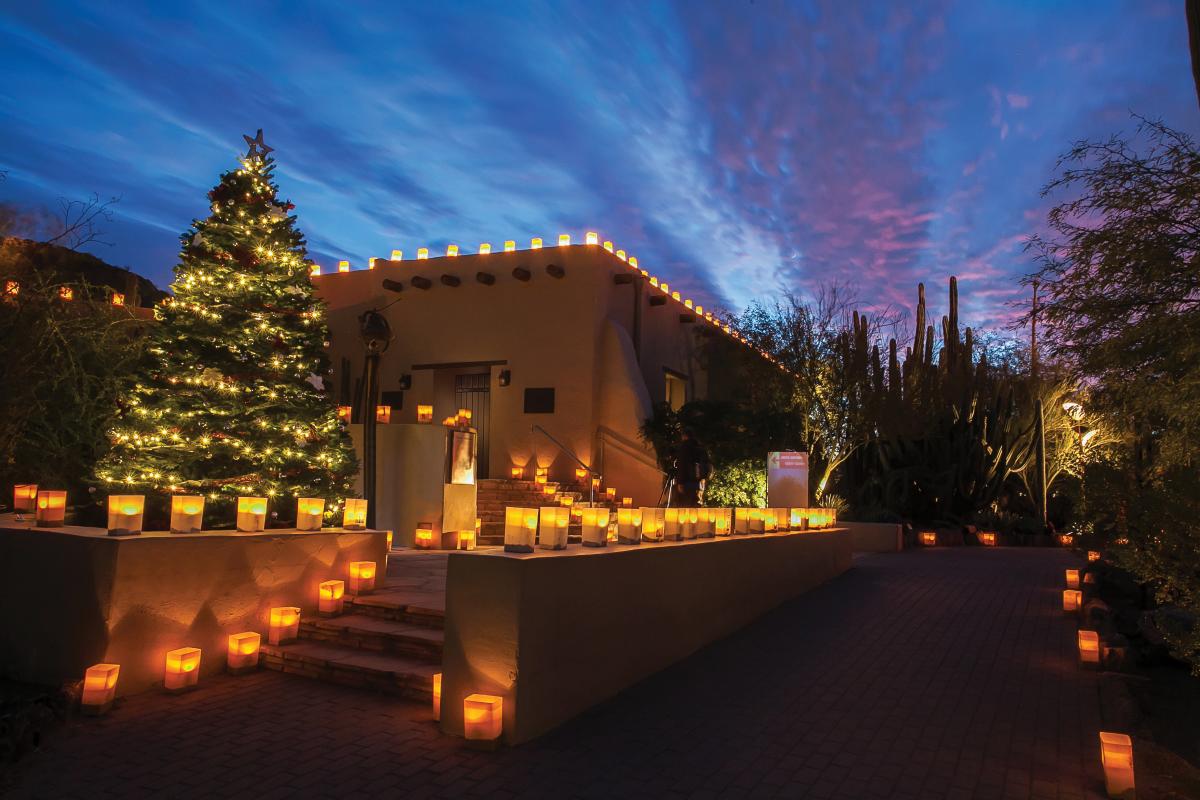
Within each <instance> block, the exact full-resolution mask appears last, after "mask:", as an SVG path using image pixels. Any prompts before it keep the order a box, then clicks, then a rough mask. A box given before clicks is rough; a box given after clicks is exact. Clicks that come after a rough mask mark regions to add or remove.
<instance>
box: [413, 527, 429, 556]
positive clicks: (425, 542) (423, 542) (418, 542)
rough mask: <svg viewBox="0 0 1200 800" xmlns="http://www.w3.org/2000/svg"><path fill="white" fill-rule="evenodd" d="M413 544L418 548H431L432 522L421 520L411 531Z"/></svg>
mask: <svg viewBox="0 0 1200 800" xmlns="http://www.w3.org/2000/svg"><path fill="white" fill-rule="evenodd" d="M413 546H414V547H416V548H417V549H418V550H432V549H433V523H432V522H422V523H421V524H419V525H417V530H416V531H415V532H414V533H413Z"/></svg>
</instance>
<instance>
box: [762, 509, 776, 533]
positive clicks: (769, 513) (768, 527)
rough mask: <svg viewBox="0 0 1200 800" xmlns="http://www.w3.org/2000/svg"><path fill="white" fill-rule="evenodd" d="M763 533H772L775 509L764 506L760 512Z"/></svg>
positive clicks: (774, 525)
mask: <svg viewBox="0 0 1200 800" xmlns="http://www.w3.org/2000/svg"><path fill="white" fill-rule="evenodd" d="M762 520H763V533H774V531H775V528H776V517H775V509H773V508H764V509H763V513H762Z"/></svg>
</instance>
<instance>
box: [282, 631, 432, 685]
mask: <svg viewBox="0 0 1200 800" xmlns="http://www.w3.org/2000/svg"><path fill="white" fill-rule="evenodd" d="M262 647H263V652H264V653H267V654H270V655H277V656H280V657H282V658H283V659H284V660H285V661H287V660H289V659H292V660H303V661H316V662H320V663H323V664H336V665H337V666H339V667H343V668H348V669H357V670H361V671H363V672H376V673H386V674H389V675H413V676H417V677H420V678H429V679H431V680H432V678H433V675H434V673H436V672H440V671H441V665H440V664H433V663H430V662H428V661H421V660H419V659H416V658H407V657H405V656H398V655H393V654H391V653H378V652H375V651H370V650H355V649H353V648H349V647H341V646H339V645H336V644H330V643H327V642H308V641H304V640H299V641H295V642H290V643H288V644H282V645H267V644H264V645H263V646H262Z"/></svg>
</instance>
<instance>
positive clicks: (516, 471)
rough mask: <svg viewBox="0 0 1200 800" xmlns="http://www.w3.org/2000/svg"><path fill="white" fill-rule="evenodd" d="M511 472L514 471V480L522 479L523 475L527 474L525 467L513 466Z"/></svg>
mask: <svg viewBox="0 0 1200 800" xmlns="http://www.w3.org/2000/svg"><path fill="white" fill-rule="evenodd" d="M511 473H512V477H513V480H520V478H521V476H522V475H524V474H525V468H524V467H513V468H512V470H511Z"/></svg>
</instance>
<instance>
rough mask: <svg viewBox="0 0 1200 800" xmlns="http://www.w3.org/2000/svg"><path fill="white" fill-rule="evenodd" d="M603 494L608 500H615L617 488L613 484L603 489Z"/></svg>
mask: <svg viewBox="0 0 1200 800" xmlns="http://www.w3.org/2000/svg"><path fill="white" fill-rule="evenodd" d="M604 496H605V497H606V498H608V499H609V500H616V499H617V488H616V487H615V486H609V487H608V488H607V489H605V490H604Z"/></svg>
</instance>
